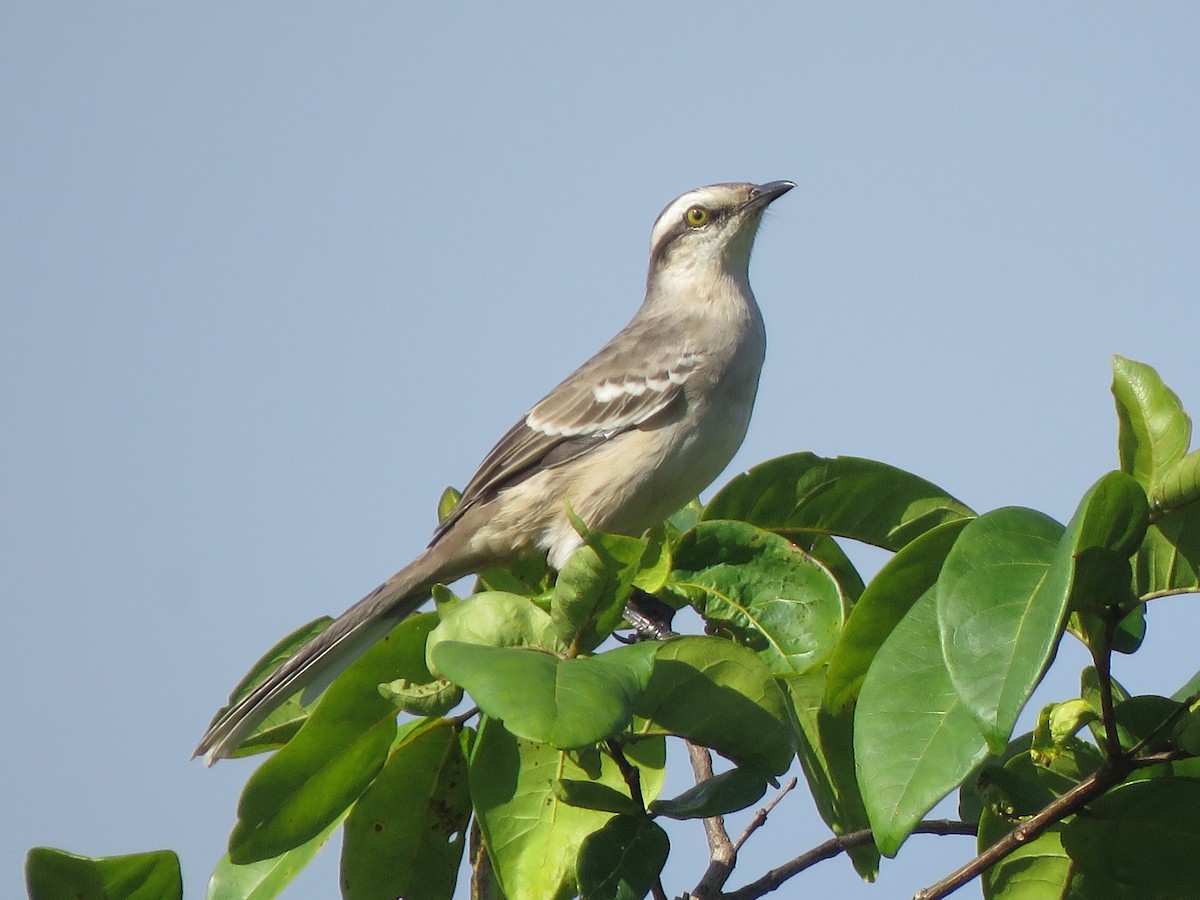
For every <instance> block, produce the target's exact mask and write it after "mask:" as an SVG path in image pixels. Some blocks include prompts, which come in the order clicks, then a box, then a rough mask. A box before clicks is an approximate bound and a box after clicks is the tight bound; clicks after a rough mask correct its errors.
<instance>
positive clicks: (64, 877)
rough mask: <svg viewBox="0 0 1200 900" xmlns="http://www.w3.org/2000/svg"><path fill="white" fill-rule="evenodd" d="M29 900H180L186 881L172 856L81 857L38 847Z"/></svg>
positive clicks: (32, 854)
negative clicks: (184, 881)
mask: <svg viewBox="0 0 1200 900" xmlns="http://www.w3.org/2000/svg"><path fill="white" fill-rule="evenodd" d="M25 885H26V887H27V889H28V891H29V900H179V898H181V897H182V896H183V878H182V876H181V875H180V872H179V857H177V856H176V855H175V854H174V853H172V852H171V851H170V850H155V851H153V852H151V853H131V854H129V855H128V856H106V857H101V858H97V859H93V858H89V857H86V856H76V855H75V854H73V853H67V852H66V851H64V850H55V849H53V848H52V847H34V848H33V849H32V850H30V851H29V853H28V855H27V856H26V857H25Z"/></svg>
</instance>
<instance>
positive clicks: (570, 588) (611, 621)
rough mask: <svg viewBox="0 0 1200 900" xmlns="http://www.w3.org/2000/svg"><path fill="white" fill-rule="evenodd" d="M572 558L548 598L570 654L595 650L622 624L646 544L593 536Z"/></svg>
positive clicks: (559, 634) (605, 535)
mask: <svg viewBox="0 0 1200 900" xmlns="http://www.w3.org/2000/svg"><path fill="white" fill-rule="evenodd" d="M588 541H589V543H588V544H587V545H585V546H583V547H580V548H579V549H578V550H576V551H575V552H574V553H572V554H571V558H570V559H569V560H567V564H566V565H565V566H564V567H563V570H562V571H561V572H560V573H559V575H558V581H557V582H556V583H555V585H554V591H553V592H552V593H551V594H550V618H551V621H553V623H554V627H555V630H556V631H557V633H558V639H559V640H560V641H561V642H562V643H563V644H564V645H565V646H567V647H571V648H573V649H574V651H575V652H579V651H582V652H587V651H590V650H593V649H595V648H596V647H597V646H599V644H600V643H601V642H602V641H603V640H604V639H605V638H606V637H608V636H609V635H610V634H611V633H612V631H613V629H614V628H616V627H617V625H619V624H620V622H621V613H622V611H623V610H624V609H625V602H626V601H627V600H628V599H629V593H630V591H631V590H632V588H633V579H634V577H635V576H636V574H637V572H638V566H639V563H640V562H641V558H642V555H643V554H644V553H645V552H646V545H645V542H643V541H639V540H635V539H634V538H629V537H624V536H622V535H609V534H599V533H592V534H589V535H588Z"/></svg>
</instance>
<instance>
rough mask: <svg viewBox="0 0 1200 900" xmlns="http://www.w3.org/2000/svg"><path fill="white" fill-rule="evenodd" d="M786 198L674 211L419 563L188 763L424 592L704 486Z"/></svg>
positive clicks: (558, 561)
mask: <svg viewBox="0 0 1200 900" xmlns="http://www.w3.org/2000/svg"><path fill="white" fill-rule="evenodd" d="M792 187H794V185H793V184H792V183H791V182H787V181H775V182H771V183H769V184H764V185H754V184H744V183H736V184H715V185H710V186H708V187H704V188H698V189H696V190H694V191H689V192H687V193H686V194H683V195H682V196H681V197H678V198H676V199H675V200H674V201H672V202H671V203H670V204H668V206H667V207H666V208H665V209H664V210H663V211H662V213H661V214H660V215H659V217H658V219H657V220H656V221H655V223H654V228H653V230H652V232H651V239H650V268H649V272H648V274H647V278H646V298H645V300H644V302H643V303H642V305H641V307H640V308H639V309H638V311H637V313H636V314H635V315H634V317H633V319H632V320H631V321H630V322H629V324H628V325H626V326H625V327H624V328H623V329H622V330H621V331H620V332H619V333H618V334H617V335H616V336H615V337H614V338H613V339H612V340H611V341H609V342H608V343H607V344H605V346H604V347H603V348H601V349H600V351H599V352H598V353H596V355H595V356H593V357H592V358H591V359H589V360H588V361H587V362H586V363H584V364H583V365H582V366H580V367H579V368H578V369H577V370H576V371H575V372H574V373H572V374H571V375H570V376H568V377H567V378H566V379H565V380H564V381H563V382H562V383H561V384H559V385H558V386H557V387H556V388H554V390H552V391H550V393H548V394H547V395H546V396H545V397H544V398H543V399H542V400H541V401H539V402H538V403H537V404H536V405H535V406H534V407H533V408H532V409H531V410H530V411H529V412H528V413H527V414H526V415H525V416H523V417H522V418H521V420H520V421H518V422H517V423H516V424H515V425H514V426H513V427H512V428H510V429H509V430H508V432H506V433H505V435H504V436H503V437H502V438H501V439H500V440H499V442H498V443H497V444H496V446H495V447H493V448H492V450H491V452H489V453H488V455H487V456H486V457H484V460H483V462H482V463H481V464H480V466H479V469H478V470H477V471H476V473H475V475H474V476H473V477H472V478H471V480H470V482H468V484H467V486H466V488H465V489H464V491H463V495H462V498H461V499H460V501H459V503H458V505H457V506H456V507H455V508H454V509H453V510H452V511H451V513H450V514H449V515H448V516H446V518H445V519H444V520H443V521H442V522H441V523H440V524H439V525H438V527H437V530H436V531H435V532H434V535H433V539H432V540H431V541H430V544H429V546H428V548H427V549H426V550H425V552H424V553H422V554H421V555H420V556H418V557H417V558H416V559H415V560H413V561H412V562H411V563H409V564H408V565H407V566H405V567H404V568H403V569H401V570H400V571H399V572H397V573H396V574H395V575H393V576H392V577H391V578H389V579H388V580H387V581H386V582H384V583H383V584H381V585H380V586H379V587H377V588H376V589H375V590H374V591H372V592H371V593H370V594H368V595H367V596H366V597H364V598H363V599H362V600H360V601H359V602H358V603H356V604H355V605H354V606H352V607H350V609H348V610H347V611H346V612H344V613H343V614H342V615H341V616H339V617H338V618H337V619H336V620H335V621H334V622H333V623H332V624H331V625H330V626H329V628H328V629H326V630H325V631H324V632H322V633H321V634H319V635H318V636H317V637H315V638H314V639H313V640H312V641H310V642H309V643H307V644H305V645H304V646H303V647H301V648H300V649H299V650H297V651H296V653H295V654H293V655H292V656H291V657H290V658H289V659H288V660H287V661H286V662H284V664H283V665H282V666H280V668H279V669H278V670H277V671H275V672H274V673H272V674H271V675H270V676H268V677H267V678H266V680H264V681H263V682H262V683H261V684H260V685H258V686H257V687H256V688H255V689H254V690H253V691H252V692H251V693H250V694H249V696H247V697H246V698H244V699H243V700H241V701H239V702H238V703H236V704H235V705H234V706H232V707H230V708H229V709H228V710H226V711H225V712H223V713H222V714H221V715H220V716H219V717H218V718H217V719H216V721H214V722H213V724H212V725H211V726H210V728H209V729H208V732H207V733H206V734H205V735H204V737H203V739H202V740H201V741H200V745H199V747H197V749H196V755H203V756H204V759H205V761H206V762H207V763H209V764H211V763H212V762H214V761H215V760H217V759H220V758H222V757H224V756H228V755H229V754H230V752H232V751H233V750H234V749H236V748H237V746H238V745H239V744H240V743H242V741H243V740H244V739H245V738H246V737H248V736H249V735H250V734H251V733H252V732H253V730H254V729H255V728H256V727H257V726H258V725H259V723H261V722H262V721H263V719H264V718H266V716H267V715H268V714H269V713H270V712H271V710H273V709H274V708H275V707H277V706H278V705H279V704H280V703H282V702H283V701H284V700H286V699H287V698H288V697H290V696H292V695H293V694H295V693H297V692H298V691H300V690H305V691H306V692H308V693H312V692H315V691H317V690H320V689H323V688H324V687H325V686H326V685H328V684H329V682H330V681H332V680H333V678H334V677H336V676H337V674H338V673H340V672H341V671H342V670H343V669H345V667H346V666H347V665H349V664H350V663H351V662H353V661H354V660H355V659H356V658H357V657H358V656H359V655H361V654H362V653H363V652H364V651H365V650H366V649H367V648H368V647H370V646H371V645H372V644H374V643H375V642H376V641H378V640H379V639H380V638H382V637H383V636H384V635H385V634H387V632H388V631H390V630H391V629H392V627H394V626H395V625H396V623H398V622H399V621H401V620H402V619H404V618H405V617H406V616H408V615H409V614H411V613H412V612H413V611H414V610H415V609H417V608H418V607H419V606H420V605H421V604H422V603H423V602H424V601H425V600H426V599H427V598H428V596H429V591H430V589H431V588H432V587H433V585H435V584H438V583H449V582H452V581H454V580H456V579H458V578H461V577H462V576H464V575H467V574H470V573H472V572H477V571H480V570H481V569H484V568H489V567H492V566H497V565H502V564H505V563H507V562H510V561H512V560H514V559H516V558H518V557H520V556H523V555H525V554H527V553H531V552H535V551H537V552H545V553H546V554H547V557H548V560H549V562H550V564H551V565H552V566H553V567H555V568H561V567H562V566H563V564H565V562H566V560H567V558H568V557H569V556H570V555H571V553H572V552H574V550H576V549H577V548H578V547H579V546H580V544H581V542H582V541H581V539H580V537H579V535H578V534H577V533H576V531H575V529H574V527H573V526H572V525H571V522H570V521H569V519H568V515H567V509H568V504H569V506H570V509H571V510H573V511H574V512H575V513H576V514H577V515H578V516H579V517H580V518H581V519H582V520H583V521H584V522H586V523H587V524H588V525H589V526H590V527H592V528H596V529H599V530H602V531H609V532H615V533H620V534H633V535H637V534H640V533H641V532H643V531H645V530H646V529H647V528H650V527H651V526H653V525H655V524H657V523H658V522H660V521H662V520H663V519H664V518H666V517H667V516H669V515H670V514H671V513H673V512H675V510H677V509H679V508H680V507H681V506H683V505H684V504H686V503H687V502H688V501H690V500H691V499H692V498H693V497H695V496H696V495H697V494H698V493H700V491H702V490H703V489H704V488H705V487H707V486H708V485H709V484H710V483H711V482H712V480H713V479H714V478H716V476H717V475H719V474H720V472H721V470H722V469H724V468H725V466H726V465H727V464H728V463H729V460H730V459H731V458H732V457H733V454H734V453H735V452H736V451H737V448H738V447H739V446H740V445H741V442H742V438H743V437H744V436H745V433H746V428H747V426H748V424H749V421H750V412H751V409H752V408H753V405H754V396H755V393H756V391H757V388H758V378H759V372H760V371H761V369H762V362H763V356H764V353H765V351H766V334H765V331H764V328H763V322H762V316H761V314H760V313H759V310H758V305H757V304H756V303H755V301H754V295H753V293H752V292H751V290H750V283H749V274H748V271H749V262H750V251H751V249H752V247H753V244H754V236H755V234H756V232H757V230H758V225H759V222H760V220H761V218H762V213H763V210H764V209H765V208H766V207H767V205H768V204H769V203H771V201H773V200H775V199H776V198H777V197H780V196H781V195H783V194H784V193H786V192H787V191H789V190H790V189H791V188H792Z"/></svg>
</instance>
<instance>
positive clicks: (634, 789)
mask: <svg viewBox="0 0 1200 900" xmlns="http://www.w3.org/2000/svg"><path fill="white" fill-rule="evenodd" d="M605 745H606V746H607V747H608V755H609V756H611V757H612V759H613V762H615V763H616V764H617V769H618V771H620V773H621V777H622V778H624V779H625V784H626V785H627V786H628V788H629V796H630V797H631V798H632V799H633V802H634V803H636V804H637V805H638V807H639V808H640V809H645V808H646V801H645V800H644V799H643V798H642V778H641V776H640V775H639V774H638V770H637V769H635V768H634V767H633V766H631V765H630V764H629V760H627V759H626V758H625V754H624V752H622V750H621V745H620V744H618V743H617V742H616V741H614V740H608V741H606V742H605Z"/></svg>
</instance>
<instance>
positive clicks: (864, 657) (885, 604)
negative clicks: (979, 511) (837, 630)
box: [825, 519, 971, 711]
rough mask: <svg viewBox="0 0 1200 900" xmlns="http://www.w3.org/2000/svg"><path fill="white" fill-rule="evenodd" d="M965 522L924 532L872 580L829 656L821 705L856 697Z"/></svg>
mask: <svg viewBox="0 0 1200 900" xmlns="http://www.w3.org/2000/svg"><path fill="white" fill-rule="evenodd" d="M969 521H971V520H970V519H959V520H958V521H956V522H947V523H946V524H945V525H939V526H938V527H937V528H934V529H931V530H930V531H927V532H925V533H924V534H923V535H921V536H920V537H918V538H916V539H915V540H913V541H912V542H911V543H909V544H907V545H906V546H905V547H904V548H903V549H901V550H900V552H898V553H897V554H896V555H895V556H893V557H892V558H891V559H890V560H888V562H887V564H886V565H884V567H883V568H882V569H880V570H879V572H878V573H877V574H876V575H875V577H874V578H872V579H871V583H870V584H869V585H868V586H867V589H866V590H865V591H863V594H862V596H861V597H860V598H859V600H858V603H856V604H855V605H854V610H853V611H852V612H851V613H850V618H849V619H847V620H846V627H845V628H843V629H842V634H841V636H840V637H839V638H838V641H837V645H836V646H835V647H834V649H833V656H832V657H831V658H830V660H829V675H828V678H827V680H826V684H825V703H826V705H827V706H828V707H829V708H830V710H833V711H837V710H841V709H845V708H847V707H848V706H849V705H850V704H851V703H853V702H854V700H855V699H856V698H857V697H858V692H859V690H860V689H861V688H862V683H863V679H864V678H866V675H867V670H868V669H869V668H870V666H871V663H872V661H873V660H874V659H875V654H876V653H878V652H879V648H880V646H882V645H883V642H884V641H885V640H887V637H888V635H889V634H891V633H892V629H894V628H895V627H896V625H897V623H899V621H900V620H901V619H902V618H904V616H905V614H906V613H907V612H908V611H909V610H910V609H912V606H913V604H914V603H916V602H917V600H918V599H919V598H920V597H921V596H922V595H924V594H925V593H926V592H927V591H929V590H931V589H932V588H933V586H934V585H935V584H936V583H937V578H938V573H939V572H941V571H942V563H943V562H944V561H945V559H946V554H947V553H949V552H950V548H951V547H952V546H953V545H954V542H955V540H957V538H958V536H959V534H961V533H962V530H963V528H964V527H966V524H967V522H969Z"/></svg>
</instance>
